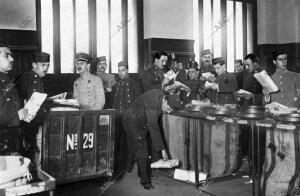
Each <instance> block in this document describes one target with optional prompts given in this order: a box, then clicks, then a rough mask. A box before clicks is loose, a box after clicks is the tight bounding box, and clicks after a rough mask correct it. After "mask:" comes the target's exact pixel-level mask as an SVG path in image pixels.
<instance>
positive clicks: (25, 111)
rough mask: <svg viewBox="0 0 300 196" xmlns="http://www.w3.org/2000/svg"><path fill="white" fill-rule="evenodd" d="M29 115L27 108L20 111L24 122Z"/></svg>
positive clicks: (20, 117)
mask: <svg viewBox="0 0 300 196" xmlns="http://www.w3.org/2000/svg"><path fill="white" fill-rule="evenodd" d="M27 114H28V109H27V108H22V109H20V110H19V111H18V115H19V119H20V120H24V119H25V118H26V116H27Z"/></svg>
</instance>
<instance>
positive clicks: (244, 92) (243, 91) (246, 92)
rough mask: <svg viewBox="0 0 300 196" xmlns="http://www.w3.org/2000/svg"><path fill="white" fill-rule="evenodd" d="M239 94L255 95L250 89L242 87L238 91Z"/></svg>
mask: <svg viewBox="0 0 300 196" xmlns="http://www.w3.org/2000/svg"><path fill="white" fill-rule="evenodd" d="M237 94H244V95H253V94H252V93H250V92H249V91H246V90H244V89H240V90H238V91H237Z"/></svg>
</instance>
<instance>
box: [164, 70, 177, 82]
mask: <svg viewBox="0 0 300 196" xmlns="http://www.w3.org/2000/svg"><path fill="white" fill-rule="evenodd" d="M164 77H165V78H168V79H169V80H172V79H173V78H175V77H176V73H175V72H174V71H173V70H172V69H171V70H170V71H168V72H167V73H165V74H164Z"/></svg>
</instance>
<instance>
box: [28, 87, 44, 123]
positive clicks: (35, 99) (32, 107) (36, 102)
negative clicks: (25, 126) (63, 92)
mask: <svg viewBox="0 0 300 196" xmlns="http://www.w3.org/2000/svg"><path fill="white" fill-rule="evenodd" d="M46 97H47V94H46V93H38V92H34V93H33V94H32V95H31V97H30V99H29V100H28V101H27V103H26V104H25V106H24V108H26V109H27V110H28V114H27V116H26V117H25V119H24V121H25V122H28V123H29V122H30V121H31V120H32V119H33V118H34V117H35V115H36V113H37V112H38V111H39V109H40V107H41V105H42V104H43V102H44V101H45V99H46Z"/></svg>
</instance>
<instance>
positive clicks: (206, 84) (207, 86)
mask: <svg viewBox="0 0 300 196" xmlns="http://www.w3.org/2000/svg"><path fill="white" fill-rule="evenodd" d="M212 85H213V83H211V82H209V81H206V82H205V84H204V87H205V88H210V87H211V86H212Z"/></svg>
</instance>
